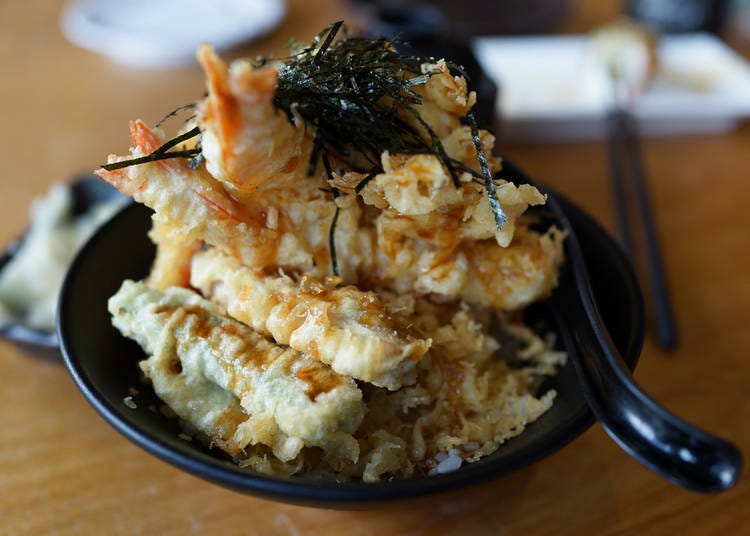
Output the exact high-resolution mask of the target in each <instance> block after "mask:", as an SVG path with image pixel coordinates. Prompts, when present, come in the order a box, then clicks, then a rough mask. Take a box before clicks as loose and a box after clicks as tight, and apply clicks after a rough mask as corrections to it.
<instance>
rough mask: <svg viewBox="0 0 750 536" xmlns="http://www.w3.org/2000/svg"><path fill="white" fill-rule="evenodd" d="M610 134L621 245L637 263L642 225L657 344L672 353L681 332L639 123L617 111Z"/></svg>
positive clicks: (610, 119)
mask: <svg viewBox="0 0 750 536" xmlns="http://www.w3.org/2000/svg"><path fill="white" fill-rule="evenodd" d="M607 131H608V142H609V152H610V166H611V173H612V186H613V190H614V198H615V211H616V214H617V215H616V217H617V227H618V232H619V235H620V242H621V244H622V247H623V250H624V251H625V253H626V254H627V255H628V256H629V257H630V259H631V260H634V259H633V256H634V255H633V252H634V247H633V235H632V229H633V224H638V225H639V227H640V231H641V233H640V235H641V236H642V239H643V248H644V256H645V258H644V262H645V265H646V275H647V279H648V283H649V288H650V294H651V309H652V311H651V312H652V314H653V321H654V329H655V334H656V341H657V343H658V345H659V347H660V348H662V349H664V350H672V349H674V348H675V347H676V346H677V329H676V327H675V321H674V314H673V311H672V304H671V299H670V295H669V288H668V285H667V279H666V276H665V275H664V266H663V262H662V257H661V249H660V247H659V239H658V236H657V232H656V226H655V224H654V219H653V213H652V209H651V200H650V198H649V194H648V185H647V181H646V172H645V169H644V167H643V159H642V157H641V150H640V143H639V141H638V135H637V129H636V126H635V121H634V119H633V117H632V115H631V114H630V113H629V112H628V111H627V110H625V109H623V108H620V107H618V108H615V109H613V110H612V111H610V112H609V114H608V116H607ZM632 213H636V214H637V216H638V217H636V218H634V220H635V221H631V217H630V214H632Z"/></svg>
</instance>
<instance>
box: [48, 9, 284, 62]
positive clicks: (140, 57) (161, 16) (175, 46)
mask: <svg viewBox="0 0 750 536" xmlns="http://www.w3.org/2000/svg"><path fill="white" fill-rule="evenodd" d="M285 13H286V1H285V0H250V1H247V0H212V1H211V2H206V1H198V0H158V1H154V0H127V1H123V0H74V1H73V2H71V3H70V4H69V5H68V6H67V7H66V8H65V9H64V10H63V13H62V17H61V19H60V26H61V29H62V31H63V34H65V36H66V37H67V38H68V39H69V40H70V41H72V42H73V43H75V44H77V45H78V46H80V47H83V48H86V49H89V50H93V51H95V52H99V53H101V54H105V55H106V56H109V57H110V58H112V59H114V60H115V61H117V62H119V63H124V64H127V65H132V66H137V67H151V68H156V67H174V66H179V65H185V64H188V63H192V62H194V61H195V49H196V48H198V46H199V45H200V44H202V43H211V44H213V46H214V48H216V49H217V50H223V49H227V48H230V47H233V46H236V45H238V44H240V43H243V42H247V41H250V40H251V39H253V38H256V37H258V36H260V35H263V34H265V33H267V32H269V31H271V30H272V29H273V28H275V27H276V26H277V25H278V24H279V23H280V22H281V20H282V19H283V18H284V15H285Z"/></svg>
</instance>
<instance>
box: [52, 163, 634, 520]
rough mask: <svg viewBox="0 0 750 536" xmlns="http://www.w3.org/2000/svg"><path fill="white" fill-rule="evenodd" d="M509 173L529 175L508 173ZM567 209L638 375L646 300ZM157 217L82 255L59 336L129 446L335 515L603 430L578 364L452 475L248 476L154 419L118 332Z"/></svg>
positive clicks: (136, 212) (495, 471) (137, 220)
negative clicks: (111, 307) (502, 439)
mask: <svg viewBox="0 0 750 536" xmlns="http://www.w3.org/2000/svg"><path fill="white" fill-rule="evenodd" d="M508 169H510V171H511V173H515V174H518V173H520V172H518V170H516V169H515V168H512V166H511V167H510V168H509V167H508V165H506V170H508ZM506 175H508V172H507V171H506V172H505V173H504V176H506ZM521 177H522V175H521ZM558 201H559V203H560V205H561V207H562V209H563V210H564V212H565V213H566V215H567V216H568V218H569V220H570V222H571V223H572V225H573V228H574V229H575V233H576V234H577V236H578V238H579V240H580V243H581V246H582V248H583V251H584V253H585V257H586V262H587V265H588V268H589V271H590V274H591V280H592V285H593V288H594V291H595V294H596V298H597V301H598V305H599V308H600V310H601V313H602V316H603V318H604V320H605V322H606V324H607V326H608V328H609V331H610V334H611V336H612V339H613V340H614V342H615V344H616V345H617V347H618V349H619V350H620V352H621V353H622V355H623V357H624V359H625V361H626V362H627V363H628V365H629V366H630V367H631V368H632V367H634V366H635V363H636V361H637V359H638V355H639V353H640V350H641V345H642V343H643V333H644V332H643V303H642V298H641V294H640V290H639V287H638V285H637V283H636V279H635V277H634V275H633V272H632V270H631V268H630V265H629V264H628V262H627V261H626V260H625V258H624V257H623V255H622V254H621V252H620V250H619V248H618V246H617V245H616V244H615V242H613V240H612V239H611V238H610V237H609V236H608V235H607V234H606V232H605V231H604V230H602V228H601V227H600V226H599V225H597V224H596V223H595V222H594V221H593V220H592V219H591V218H590V217H589V216H587V215H586V214H585V213H584V212H582V211H581V210H580V209H578V208H576V207H575V206H574V205H572V204H571V203H569V202H567V201H565V200H564V199H562V198H558ZM149 216H150V211H149V210H148V209H147V208H144V207H143V206H140V205H131V206H128V207H126V208H125V209H124V210H123V211H122V212H120V213H119V215H117V216H116V217H115V218H113V219H112V220H111V221H110V222H109V223H108V224H107V225H105V226H104V227H102V228H101V229H100V231H99V232H98V233H97V234H96V235H95V236H94V237H92V239H91V241H90V242H89V243H88V244H87V245H86V247H85V248H84V249H83V250H82V251H81V252H80V254H79V255H78V257H77V258H76V260H75V261H74V263H73V265H72V267H71V269H70V272H69V273H68V276H67V279H66V281H65V283H64V285H63V289H62V292H61V295H60V309H59V313H58V334H59V338H60V342H61V348H62V351H63V355H64V357H65V361H66V364H67V366H68V368H69V369H70V373H71V374H72V376H73V378H74V380H75V382H76V383H77V385H78V387H79V388H80V390H81V392H82V393H83V394H84V396H85V397H86V398H87V399H88V401H89V402H90V403H91V404H92V405H93V406H94V408H95V409H96V410H97V411H98V412H99V413H100V414H101V415H102V416H103V417H104V418H105V419H106V420H107V421H108V422H109V423H110V424H111V425H112V426H114V427H115V428H116V429H117V430H118V431H119V432H121V433H122V434H123V435H125V436H126V437H127V438H128V439H130V440H131V441H133V442H134V443H136V444H137V445H139V446H141V447H142V448H144V449H145V450H147V451H148V452H150V453H152V454H154V455H156V456H158V457H160V458H161V459H163V460H165V461H167V462H168V463H170V464H172V465H175V466H177V467H179V468H181V469H184V470H186V471H188V472H190V473H192V474H194V475H196V476H199V477H202V478H204V479H206V480H209V481H212V482H215V483H217V484H220V485H222V486H226V487H228V488H231V489H234V490H237V491H241V492H245V493H248V494H251V495H258V496H262V497H265V498H269V499H274V500H280V501H285V502H290V503H297V504H305V505H312V506H319V507H327V508H363V507H367V506H369V505H374V504H377V503H380V502H382V501H385V500H392V499H399V498H407V497H416V496H420V495H425V494H429V493H435V492H443V491H448V490H456V489H459V488H462V487H465V486H468V485H471V484H476V483H479V482H483V481H487V480H490V479H494V478H497V477H499V476H500V475H502V474H505V473H508V472H511V471H515V470H517V469H520V468H521V467H524V466H526V465H529V464H531V463H533V462H535V461H537V460H539V459H541V458H543V457H545V456H547V455H548V454H550V453H552V452H553V451H555V450H557V449H559V448H561V447H562V446H563V445H565V444H567V443H568V442H569V441H571V440H573V439H574V438H576V437H577V436H578V435H580V434H581V433H582V432H583V431H584V430H586V429H587V428H588V427H589V426H591V424H592V423H593V421H594V419H593V417H592V414H591V412H590V411H589V409H588V407H587V405H586V402H585V400H584V398H583V395H582V393H581V390H580V388H579V386H578V380H577V378H576V374H575V371H574V368H573V364H572V363H568V364H567V365H566V366H564V367H563V368H562V369H561V371H560V373H559V374H558V375H557V376H555V377H554V378H552V379H550V380H549V381H548V382H547V383H546V385H544V386H543V388H544V389H546V388H554V389H556V390H557V393H558V395H557V398H556V399H555V403H554V405H553V406H552V408H551V409H550V410H549V411H548V412H547V413H545V414H544V415H543V416H542V417H541V418H540V419H539V420H537V421H536V422H534V423H532V424H531V425H529V426H528V428H527V429H526V430H525V431H524V432H523V434H521V435H520V436H518V437H516V438H514V439H511V440H510V441H508V442H507V443H505V444H504V445H502V446H501V447H500V448H499V449H498V450H497V451H496V452H494V453H493V454H492V455H490V456H487V457H486V458H485V459H482V460H481V461H479V462H477V463H474V464H471V465H467V466H464V467H462V468H461V469H460V470H458V471H455V472H452V473H447V474H442V475H435V476H427V477H419V478H414V479H409V480H399V481H394V482H384V483H377V484H365V483H347V484H336V483H333V482H322V481H320V480H314V481H313V480H309V479H305V478H304V477H292V478H275V477H270V476H265V475H261V474H257V473H254V472H252V471H250V470H247V469H241V468H239V467H237V466H236V465H234V464H232V463H231V462H230V461H228V460H227V459H226V458H225V457H223V456H222V455H221V454H220V453H218V452H216V451H211V450H208V449H207V448H204V447H203V446H201V445H200V444H198V443H197V442H186V441H183V440H182V439H179V438H178V433H179V432H180V430H179V428H178V426H177V423H176V422H175V420H174V419H168V418H166V417H164V416H163V415H161V414H160V413H159V412H158V411H156V412H155V411H153V408H154V406H158V405H159V402H158V400H157V399H156V397H155V395H154V394H153V392H152V391H151V390H150V389H149V388H148V387H145V386H143V385H142V384H141V379H140V372H139V369H138V367H137V365H136V363H137V362H138V361H139V360H141V359H143V358H144V355H143V352H142V351H141V349H140V348H139V347H138V346H137V345H136V344H135V343H133V342H132V341H130V340H127V339H125V338H124V337H122V336H121V335H120V334H119V333H118V332H117V331H116V330H115V329H114V328H112V326H111V324H110V318H109V314H108V312H107V299H108V298H109V296H111V295H112V294H113V293H114V292H116V290H117V289H118V288H119V287H120V284H121V282H122V280H123V279H125V278H132V279H140V278H142V277H144V276H145V275H146V274H147V272H148V270H149V267H150V263H151V261H152V259H153V256H154V246H153V245H152V244H151V242H150V241H149V239H148V238H147V236H146V232H147V231H148V229H149V228H150V225H151V221H150V217H149ZM545 310H546V309H545V308H544V307H541V308H536V309H532V312H531V314H532V315H533V318H532V319H531V321H532V322H534V323H538V322H547V323H549V324H552V323H553V321H552V320H551V317H552V315H550V314H549V313H545ZM551 328H552V329H555V326H554V325H552V326H551ZM131 387H136V388H137V389H139V390H140V394H139V395H137V396H135V397H134V402H135V403H136V405H137V407H136V408H135V409H130V408H129V407H128V406H126V405H125V404H124V403H123V398H124V397H126V396H128V395H129V389H130V388H131ZM149 406H151V408H149Z"/></svg>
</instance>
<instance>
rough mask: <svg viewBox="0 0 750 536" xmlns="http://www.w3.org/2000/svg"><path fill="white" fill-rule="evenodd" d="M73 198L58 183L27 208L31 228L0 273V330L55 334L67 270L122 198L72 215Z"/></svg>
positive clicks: (70, 193)
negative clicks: (16, 328) (17, 325)
mask: <svg viewBox="0 0 750 536" xmlns="http://www.w3.org/2000/svg"><path fill="white" fill-rule="evenodd" d="M114 193H117V192H114ZM118 195H119V194H118ZM74 198H75V195H74V193H73V190H72V188H71V187H69V186H67V185H65V184H61V183H57V184H54V185H53V186H52V187H51V188H50V190H49V192H47V194H45V196H44V197H41V198H39V199H37V200H35V201H34V203H33V205H32V206H31V225H30V226H29V229H28V231H27V233H26V235H25V236H24V238H23V240H22V242H21V244H20V246H19V248H18V250H16V251H15V253H14V254H13V256H12V258H11V259H10V260H9V261H8V263H7V264H6V265H5V266H4V267H3V269H2V271H0V328H2V327H5V326H7V325H9V324H12V323H16V322H21V323H23V324H24V325H26V326H28V327H30V328H33V329H37V330H40V331H46V332H49V333H53V332H54V331H55V314H56V312H57V295H58V294H59V292H60V286H61V285H62V281H63V278H64V277H65V272H66V271H67V269H68V266H69V265H70V263H71V261H72V260H73V257H75V254H76V252H77V251H78V250H79V249H80V248H81V246H83V244H84V243H85V242H86V240H87V239H88V238H89V237H90V236H91V235H92V234H93V233H94V231H96V229H97V228H99V226H100V225H101V224H102V223H104V222H105V221H106V220H107V219H109V217H111V216H112V215H113V214H114V213H115V211H116V210H117V209H118V208H120V207H121V206H122V205H123V201H124V200H125V198H122V197H121V196H120V197H118V198H113V199H111V200H102V201H99V202H98V203H94V204H93V205H92V206H91V208H90V209H89V210H88V211H86V212H84V213H82V214H79V215H76V214H74V213H73V212H74V211H73V207H74V204H75V199H74Z"/></svg>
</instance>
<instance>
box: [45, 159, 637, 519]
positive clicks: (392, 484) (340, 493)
mask: <svg viewBox="0 0 750 536" xmlns="http://www.w3.org/2000/svg"><path fill="white" fill-rule="evenodd" d="M504 170H510V171H511V173H513V174H515V175H517V177H518V178H520V179H522V180H523V179H525V175H523V173H522V172H520V170H518V169H517V168H515V166H512V164H510V163H509V162H507V161H504ZM543 190H544V191H546V192H547V193H549V194H550V195H552V196H554V197H555V198H556V200H557V201H558V203H560V205H561V206H562V208H563V211H564V212H565V213H566V215H568V217H570V212H571V211H572V212H574V213H575V215H576V217H577V218H582V219H583V220H584V221H585V223H586V225H590V226H591V228H592V229H593V231H594V232H595V233H596V234H599V235H601V236H602V238H604V239H605V241H606V242H607V243H608V245H609V246H610V248H611V253H612V254H613V255H614V256H615V257H617V258H618V265H619V266H620V267H621V268H622V271H623V273H622V275H624V276H625V280H624V283H625V284H627V285H628V287H629V289H628V290H629V291H628V294H629V295H630V296H631V297H632V298H633V304H634V307H633V310H632V311H631V313H632V317H633V320H634V321H635V322H634V323H633V329H632V331H631V332H630V333H629V337H628V340H627V343H626V344H625V345H624V346H625V348H624V349H623V351H622V354H623V358H624V359H625V361H626V362H627V363H628V366H629V368H630V369H631V370H632V369H634V368H635V365H636V364H637V361H638V358H639V356H640V351H641V348H642V345H643V340H644V335H645V320H644V313H643V297H642V295H641V291H640V287H639V286H638V283H637V279H636V276H635V274H634V272H633V269H632V266H631V264H630V262H629V261H628V260H627V258H626V257H625V255H624V254H623V253H622V251H621V249H620V248H619V246H618V245H617V244H616V242H615V241H614V240H613V239H612V237H611V236H610V235H609V234H608V233H607V232H606V231H605V230H604V229H603V228H602V227H601V225H599V224H598V223H597V222H596V221H595V220H594V219H593V218H592V217H591V216H589V215H588V214H586V213H585V212H584V211H583V210H582V209H580V208H578V207H577V206H576V205H575V204H573V203H571V202H570V201H568V200H567V199H565V198H564V197H563V196H561V195H559V194H557V193H553V192H552V191H551V190H550V189H548V188H543ZM136 210H148V209H146V208H145V207H144V206H142V205H138V204H132V203H131V204H128V205H126V206H125V207H123V208H122V209H121V210H120V211H118V213H117V214H116V215H115V216H114V217H113V218H112V219H111V220H110V221H109V222H108V223H107V224H105V226H103V227H102V228H101V229H100V230H99V231H97V233H96V234H95V235H93V236H92V238H91V239H90V240H89V242H88V243H87V244H86V245H85V246H84V247H83V248H82V249H81V250H80V252H79V253H78V255H77V256H76V258H75V259H74V261H73V263H72V264H71V266H70V269H69V272H68V274H67V275H66V277H65V280H64V282H63V286H62V290H61V292H60V297H59V304H58V322H57V335H58V339H59V341H60V350H61V352H62V355H63V359H64V361H65V365H66V366H67V368H68V371H69V372H70V374H71V376H72V378H73V380H74V381H75V384H76V386H77V387H78V389H79V390H80V391H81V393H82V394H83V396H84V397H85V398H86V400H87V401H88V402H89V403H90V404H91V405H92V406H93V408H94V409H95V410H96V411H97V412H98V413H99V414H100V415H101V416H102V417H103V418H104V419H105V420H106V421H107V422H108V423H109V424H110V425H111V426H113V427H114V428H115V429H116V430H117V431H118V432H119V433H121V434H122V435H123V436H125V437H126V438H127V439H129V440H130V441H132V442H133V443H135V444H136V445H138V446H139V447H141V448H143V449H144V450H146V451H147V452H149V453H151V454H153V455H155V456H156V457H158V458H160V459H161V460H163V461H166V462H167V463H169V464H171V465H173V466H175V467H178V468H180V469H183V470H185V471H186V472H188V473H190V474H192V475H194V476H198V477H200V478H203V479H205V480H208V481H210V482H213V483H215V484H219V485H221V486H224V487H226V488H229V489H232V490H235V491H240V492H244V493H248V494H251V495H255V496H260V497H264V498H267V499H272V500H281V501H285V502H288V503H293V504H302V505H307V506H316V507H326V508H342V507H343V508H353V507H354V508H356V507H357V505H362V504H363V503H377V502H384V501H392V500H396V499H404V498H414V497H419V496H425V495H429V494H434V493H441V492H447V491H452V490H458V489H459V488H464V487H468V486H469V485H476V484H480V483H483V482H487V481H489V480H494V479H497V478H499V477H500V476H502V475H505V474H508V473H510V472H512V471H516V470H519V469H521V468H523V467H526V466H528V465H531V464H533V463H535V462H537V461H539V460H540V459H542V458H544V457H546V456H548V455H549V454H551V453H552V452H555V451H557V450H559V449H561V448H562V447H564V446H565V445H567V444H568V443H570V442H571V441H572V440H574V439H576V438H577V437H578V436H580V435H581V434H582V433H583V432H584V431H585V430H587V429H588V428H589V427H590V426H591V425H592V424H593V423H594V421H595V419H594V417H593V414H592V413H591V411H590V410H589V409H588V407H585V409H584V410H582V411H576V412H573V413H571V414H570V415H569V416H568V418H567V419H566V420H565V422H564V424H563V425H562V426H560V428H559V430H556V431H555V433H553V434H552V435H551V437H549V438H548V440H547V441H545V442H542V443H539V444H532V445H531V446H529V447H527V448H526V449H524V450H522V451H518V452H515V453H510V454H506V455H504V456H501V457H498V458H497V459H493V458H492V455H490V456H487V457H486V458H483V459H482V460H480V461H478V462H475V463H472V464H465V465H463V466H462V467H461V469H460V470H458V471H453V472H449V473H445V474H438V475H430V476H418V477H414V478H409V479H401V480H393V481H387V482H378V483H367V484H365V483H362V482H346V483H337V482H333V481H325V480H315V479H309V478H305V477H295V478H291V479H290V478H287V477H277V476H271V475H264V474H261V473H255V472H252V471H250V470H247V469H242V468H240V467H239V466H237V465H236V464H234V463H232V462H231V461H228V460H226V461H225V460H221V459H220V458H218V457H214V456H211V455H210V454H207V453H204V452H200V451H198V450H197V449H193V448H187V447H186V448H184V449H182V448H175V447H174V446H173V445H170V444H168V443H167V442H165V441H164V440H162V438H160V437H158V436H157V435H154V434H152V433H150V432H148V431H146V430H143V429H140V428H138V427H137V426H133V425H132V424H131V423H129V422H127V420H126V419H124V418H123V417H122V415H121V413H123V410H122V408H119V407H118V408H115V407H114V406H113V405H112V404H111V403H110V402H109V401H108V400H107V399H106V397H105V396H104V395H103V393H102V392H99V391H98V390H97V389H96V388H95V386H94V384H93V381H92V379H91V378H90V377H89V376H88V375H87V372H86V367H85V366H83V365H82V364H81V361H80V360H79V357H78V356H77V355H76V352H75V350H74V349H73V348H72V347H71V346H70V338H69V336H68V332H69V330H70V316H69V315H68V314H67V311H66V310H65V309H66V304H67V303H68V302H69V298H68V296H69V295H70V293H71V292H73V280H74V278H73V274H75V273H76V271H77V269H78V267H79V265H80V264H82V263H83V262H84V261H85V259H86V257H87V255H88V252H89V251H91V250H92V249H93V248H94V247H95V246H96V244H97V242H99V241H100V240H103V239H104V238H102V237H105V233H104V232H102V230H103V229H105V228H106V227H108V226H109V225H110V224H111V223H112V222H113V221H115V220H117V219H119V218H120V217H122V215H123V214H124V213H126V212H127V211H136ZM534 424H535V423H530V424H529V425H528V426H533V425H534Z"/></svg>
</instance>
